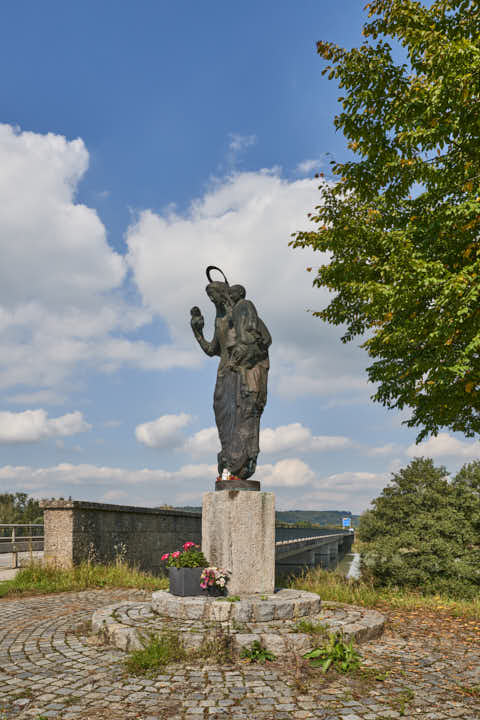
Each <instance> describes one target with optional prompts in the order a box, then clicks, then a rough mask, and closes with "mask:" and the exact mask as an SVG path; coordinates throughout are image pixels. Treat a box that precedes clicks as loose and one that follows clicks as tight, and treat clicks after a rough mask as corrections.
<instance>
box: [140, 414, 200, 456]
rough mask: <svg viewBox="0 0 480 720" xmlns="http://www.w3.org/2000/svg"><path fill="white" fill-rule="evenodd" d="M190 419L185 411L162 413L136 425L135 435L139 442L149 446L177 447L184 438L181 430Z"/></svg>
mask: <svg viewBox="0 0 480 720" xmlns="http://www.w3.org/2000/svg"><path fill="white" fill-rule="evenodd" d="M191 419H192V418H191V416H190V415H187V413H180V414H179V415H162V416H161V417H159V418H157V419H156V420H152V421H151V422H146V423H142V424H141V425H137V427H136V428H135V437H136V438H137V440H138V442H139V443H142V444H143V445H146V446H147V447H150V448H165V447H172V448H173V447H177V446H178V445H180V444H181V443H182V442H183V440H184V437H183V434H182V432H181V431H182V429H183V428H184V427H186V426H187V425H188V424H189V423H190V422H191Z"/></svg>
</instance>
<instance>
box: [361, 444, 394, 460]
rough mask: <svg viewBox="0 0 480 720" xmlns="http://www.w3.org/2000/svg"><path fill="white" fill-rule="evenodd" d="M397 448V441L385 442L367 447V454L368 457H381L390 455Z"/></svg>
mask: <svg viewBox="0 0 480 720" xmlns="http://www.w3.org/2000/svg"><path fill="white" fill-rule="evenodd" d="M398 449H399V448H398V445H397V443H387V444H386V445H381V446H379V447H373V448H369V449H368V450H367V455H369V456H370V457H383V456H384V455H391V454H392V453H396V452H398Z"/></svg>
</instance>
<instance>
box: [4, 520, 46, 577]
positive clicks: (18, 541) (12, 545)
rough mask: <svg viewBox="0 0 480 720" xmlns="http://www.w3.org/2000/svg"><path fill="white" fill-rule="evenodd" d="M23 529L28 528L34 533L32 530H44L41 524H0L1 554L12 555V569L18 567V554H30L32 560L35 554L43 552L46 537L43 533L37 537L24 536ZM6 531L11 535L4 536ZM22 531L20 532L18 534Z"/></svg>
mask: <svg viewBox="0 0 480 720" xmlns="http://www.w3.org/2000/svg"><path fill="white" fill-rule="evenodd" d="M22 528H28V529H29V530H30V533H32V528H42V530H43V524H40V523H24V524H20V523H0V553H11V554H12V568H17V567H18V553H20V552H29V553H30V556H31V558H32V557H33V552H34V551H37V550H43V543H44V535H43V533H42V534H41V535H40V534H36V535H32V534H30V535H24V534H23V533H22V532H21V529H22ZM4 530H10V533H9V534H4V533H3V531H4ZM19 530H20V532H18V531H19Z"/></svg>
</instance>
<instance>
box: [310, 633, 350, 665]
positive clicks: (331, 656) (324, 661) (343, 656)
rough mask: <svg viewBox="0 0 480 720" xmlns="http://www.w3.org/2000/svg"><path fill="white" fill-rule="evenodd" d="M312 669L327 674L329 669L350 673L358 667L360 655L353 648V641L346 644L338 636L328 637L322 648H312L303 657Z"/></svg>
mask: <svg viewBox="0 0 480 720" xmlns="http://www.w3.org/2000/svg"><path fill="white" fill-rule="evenodd" d="M303 657H304V658H306V659H307V660H310V665H311V666H312V667H321V668H322V670H323V672H325V673H326V672H328V671H329V670H330V668H331V667H333V668H334V669H335V670H337V671H338V672H341V673H350V672H354V671H355V670H358V668H359V667H360V654H359V653H358V652H357V651H356V650H355V648H354V647H353V640H350V642H348V643H346V642H345V641H344V639H343V638H342V636H341V635H340V634H338V633H337V634H331V635H329V636H328V642H327V644H326V645H325V646H324V647H319V648H314V649H313V650H311V651H310V652H308V653H305V655H304V656H303Z"/></svg>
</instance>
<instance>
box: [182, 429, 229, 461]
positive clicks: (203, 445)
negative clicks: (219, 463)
mask: <svg viewBox="0 0 480 720" xmlns="http://www.w3.org/2000/svg"><path fill="white" fill-rule="evenodd" d="M184 450H185V451H186V452H189V453H191V454H192V455H194V456H195V455H203V454H211V455H216V454H217V453H218V452H219V451H220V440H219V439H218V431H217V428H216V427H209V428H203V430H199V431H198V432H196V433H195V434H194V435H192V436H191V437H189V438H188V439H187V440H186V442H185V445H184Z"/></svg>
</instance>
